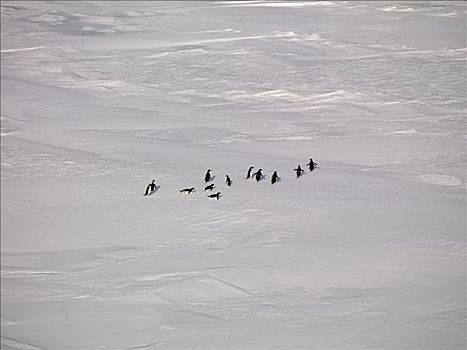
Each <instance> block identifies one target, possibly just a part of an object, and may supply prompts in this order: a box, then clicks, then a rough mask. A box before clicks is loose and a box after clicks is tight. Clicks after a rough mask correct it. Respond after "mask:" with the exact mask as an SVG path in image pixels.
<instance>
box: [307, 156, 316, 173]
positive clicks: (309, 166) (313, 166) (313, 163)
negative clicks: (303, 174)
mask: <svg viewBox="0 0 467 350" xmlns="http://www.w3.org/2000/svg"><path fill="white" fill-rule="evenodd" d="M315 165H318V164H316V163H315V162H313V159H312V158H310V162H309V163H308V164H307V166H308V168H309V169H310V171H313V170H314V169H315Z"/></svg>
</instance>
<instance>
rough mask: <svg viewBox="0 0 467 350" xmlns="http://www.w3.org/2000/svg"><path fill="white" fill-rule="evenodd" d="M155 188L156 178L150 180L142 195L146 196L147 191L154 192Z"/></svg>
mask: <svg viewBox="0 0 467 350" xmlns="http://www.w3.org/2000/svg"><path fill="white" fill-rule="evenodd" d="M156 188H157V186H156V180H152V182H151V183H150V184H149V185H148V187H146V193H145V194H144V195H143V197H144V196H147V195H148V194H149V192H154V191H155V190H156Z"/></svg>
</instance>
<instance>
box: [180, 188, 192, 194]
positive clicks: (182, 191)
mask: <svg viewBox="0 0 467 350" xmlns="http://www.w3.org/2000/svg"><path fill="white" fill-rule="evenodd" d="M194 190H195V188H194V187H190V188H184V189H183V190H181V191H180V193H186V194H190V193H191V192H193V191H194Z"/></svg>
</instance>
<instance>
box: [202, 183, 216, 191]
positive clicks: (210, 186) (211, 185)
mask: <svg viewBox="0 0 467 350" xmlns="http://www.w3.org/2000/svg"><path fill="white" fill-rule="evenodd" d="M213 189H214V184H210V185H208V186H206V187H205V188H204V190H205V191H212V190H213Z"/></svg>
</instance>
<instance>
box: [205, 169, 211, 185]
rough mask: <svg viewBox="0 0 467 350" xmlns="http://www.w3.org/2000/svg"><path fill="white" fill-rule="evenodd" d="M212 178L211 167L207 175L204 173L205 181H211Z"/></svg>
mask: <svg viewBox="0 0 467 350" xmlns="http://www.w3.org/2000/svg"><path fill="white" fill-rule="evenodd" d="M210 180H211V169H208V171H206V175H204V182H209V181H210Z"/></svg>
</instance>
